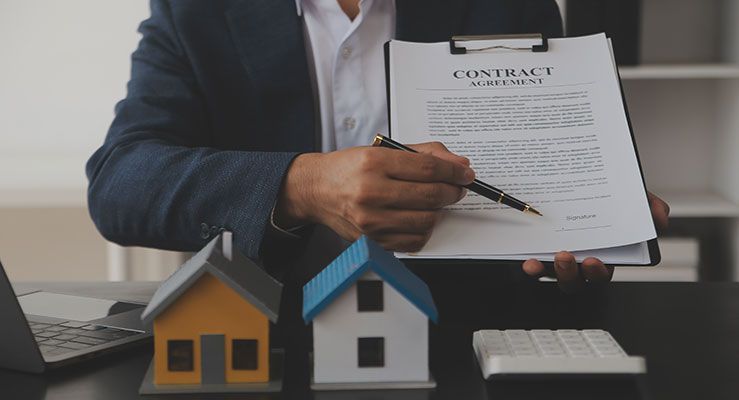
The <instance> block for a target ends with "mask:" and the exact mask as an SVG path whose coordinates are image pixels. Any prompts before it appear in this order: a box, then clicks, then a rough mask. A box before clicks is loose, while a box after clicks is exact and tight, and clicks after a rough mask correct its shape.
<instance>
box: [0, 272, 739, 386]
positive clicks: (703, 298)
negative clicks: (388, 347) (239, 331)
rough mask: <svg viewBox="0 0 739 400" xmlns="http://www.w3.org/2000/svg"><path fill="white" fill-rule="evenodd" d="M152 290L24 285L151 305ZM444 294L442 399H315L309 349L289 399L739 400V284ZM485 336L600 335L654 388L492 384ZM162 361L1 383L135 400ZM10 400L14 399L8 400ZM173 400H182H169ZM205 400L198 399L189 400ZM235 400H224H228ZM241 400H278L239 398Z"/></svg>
mask: <svg viewBox="0 0 739 400" xmlns="http://www.w3.org/2000/svg"><path fill="white" fill-rule="evenodd" d="M155 287H156V285H155V284H152V283H101V284H36V285H28V284H25V285H16V288H17V290H18V292H23V291H28V290H29V289H31V288H45V289H47V290H55V291H58V292H67V293H69V292H73V293H83V294H88V295H98V296H103V297H108V298H116V299H121V300H139V301H146V300H147V299H148V296H149V295H150V294H151V293H152V292H153V290H154V289H155ZM443 287H444V289H443V290H438V289H434V297H435V298H436V302H437V305H438V308H439V312H440V318H441V324H440V325H439V326H435V327H432V329H431V353H430V358H431V370H432V372H433V374H434V376H435V378H436V380H437V382H438V387H437V388H436V389H435V390H434V391H430V392H401V393H400V395H399V394H398V392H395V393H393V392H384V393H379V392H360V393H358V394H356V393H355V394H352V393H334V394H330V393H327V394H316V393H311V391H310V390H309V389H308V358H307V349H306V348H304V347H305V346H302V348H301V346H298V347H296V348H294V349H288V356H287V359H286V363H287V369H286V371H287V372H286V377H285V379H286V384H285V393H284V394H283V395H282V397H279V396H275V397H274V398H288V399H293V398H295V399H310V398H316V399H347V398H349V399H350V398H357V399H390V398H419V399H486V398H490V399H531V398H546V399H547V400H550V399H559V398H562V399H568V400H573V399H592V398H599V399H601V398H606V399H611V398H613V399H616V398H618V399H621V398H641V399H665V400H667V399H670V400H675V399H691V400H692V399H700V398H710V399H736V398H739V284H732V283H702V284H682V283H615V284H612V285H610V286H609V287H607V288H605V289H604V290H601V291H591V292H587V293H584V294H580V295H576V296H567V295H563V294H561V293H560V292H559V291H558V290H557V287H556V285H554V284H544V283H542V284H535V285H525V284H511V285H507V286H500V287H494V288H491V287H490V286H489V285H479V287H475V285H470V284H464V285H456V284H455V283H453V282H452V283H447V284H445V285H444V286H443ZM482 328H497V329H509V328H521V329H535V328H547V329H557V328H575V329H585V328H600V329H606V330H608V331H610V332H611V333H612V334H613V336H614V337H615V338H616V339H617V340H618V341H619V342H620V343H621V345H622V346H623V347H624V348H625V349H626V351H627V352H628V353H630V354H639V355H645V356H646V358H647V365H648V371H649V372H648V374H647V375H646V377H645V378H644V379H625V380H619V381H602V380H597V381H583V380H570V381H563V380H559V381H518V382H515V381H514V382H504V383H486V382H485V381H483V380H482V379H481V377H480V373H479V369H478V367H477V365H476V363H475V361H474V358H473V355H472V350H471V333H472V331H473V330H476V329H482ZM150 358H151V349H150V347H149V346H148V345H145V346H142V347H140V348H138V349H135V350H128V351H126V353H125V354H116V355H110V356H107V357H104V358H101V359H97V360H93V361H88V362H86V363H83V364H79V365H76V366H73V367H70V368H68V369H63V370H58V371H53V372H50V373H47V374H46V375H41V376H34V375H26V374H20V373H14V372H10V371H0V388H1V389H0V397H2V398H7V399H15V398H18V399H28V400H33V399H42V398H49V399H75V400H82V399H111V400H115V399H133V398H138V394H137V391H138V387H139V384H140V383H141V379H142V377H143V374H144V372H145V369H146V366H147V365H148V363H149V361H150ZM6 396H7V397H6ZM166 398H172V397H166ZM187 398H196V397H187ZM219 398H223V396H219ZM236 398H269V397H254V396H247V395H244V396H236Z"/></svg>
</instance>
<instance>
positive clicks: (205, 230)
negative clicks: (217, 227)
mask: <svg viewBox="0 0 739 400" xmlns="http://www.w3.org/2000/svg"><path fill="white" fill-rule="evenodd" d="M200 237H201V238H203V239H208V238H209V237H210V227H209V226H208V224H206V223H205V222H203V223H202V224H200Z"/></svg>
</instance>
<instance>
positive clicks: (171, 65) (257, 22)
mask: <svg viewBox="0 0 739 400" xmlns="http://www.w3.org/2000/svg"><path fill="white" fill-rule="evenodd" d="M151 11H152V15H151V18H149V19H148V20H146V21H144V22H143V23H142V24H141V27H140V32H141V33H142V34H143V38H142V39H141V42H140V43H139V47H138V49H137V50H136V51H135V52H134V54H133V56H132V72H131V80H130V82H129V84H128V95H127V96H126V98H125V99H124V100H122V101H121V102H120V103H119V104H118V105H117V107H116V117H115V120H114V121H113V124H112V126H111V128H110V131H109V132H108V135H107V137H106V139H105V143H104V144H103V146H102V147H101V148H100V149H99V150H98V151H97V152H96V153H95V154H94V155H93V156H92V157H91V159H90V161H89V162H88V164H87V174H88V177H89V180H90V185H89V208H90V213H91V215H92V217H93V220H94V221H95V223H96V225H97V227H98V229H99V230H100V232H101V233H102V234H103V235H104V236H105V237H106V238H108V239H109V240H112V241H115V242H118V243H120V244H123V245H143V246H150V247H159V248H164V249H173V250H185V251H193V250H196V249H199V248H200V247H202V246H203V245H204V244H205V243H206V242H207V241H208V240H209V239H210V238H211V237H212V236H213V235H215V234H217V233H218V232H219V231H220V230H223V229H227V230H230V231H233V232H234V239H235V241H236V244H237V245H238V246H239V248H241V249H242V251H243V252H244V253H245V254H246V255H248V256H249V257H252V258H262V259H264V260H269V259H270V257H272V256H273V255H275V256H280V255H284V254H285V253H292V252H293V250H292V249H293V248H296V249H297V248H298V247H297V246H298V244H299V243H301V242H302V238H304V237H305V236H308V235H310V230H311V226H314V225H322V226H325V227H328V228H330V230H332V231H334V232H336V234H338V235H339V236H340V237H341V238H343V239H345V240H352V239H355V238H356V237H358V236H359V235H360V234H367V235H368V236H369V237H370V238H372V239H374V240H376V241H378V242H379V243H381V244H382V245H383V246H385V247H386V248H388V249H393V250H400V251H413V250H418V249H419V248H421V247H422V246H423V245H424V244H425V243H426V241H427V240H428V238H429V235H430V234H431V231H432V229H433V226H434V224H435V222H436V219H437V215H438V212H439V209H440V208H442V207H444V206H446V205H449V204H452V203H455V202H457V201H459V200H460V199H461V198H462V197H463V195H464V193H463V191H462V189H461V188H460V186H461V185H464V184H466V183H469V182H471V181H472V179H473V178H474V171H472V170H471V169H470V168H469V162H468V161H467V160H466V159H464V158H462V157H458V156H456V155H454V154H452V153H450V152H449V151H447V150H446V149H445V148H444V147H443V145H441V144H438V143H426V144H419V145H417V147H416V148H417V149H418V150H419V151H420V152H421V154H410V153H404V152H397V151H392V150H387V149H382V148H371V147H366V146H360V145H362V144H365V145H366V144H368V143H369V138H370V137H371V136H369V137H367V135H374V133H376V132H381V131H382V127H383V126H386V123H387V122H386V119H385V118H386V115H385V108H384V106H385V104H384V103H383V102H384V94H383V88H384V86H383V85H384V82H382V80H381V79H380V78H378V77H380V76H382V65H381V61H378V60H379V58H378V57H379V56H378V54H380V53H379V52H380V48H381V46H382V44H383V42H384V41H385V40H387V39H389V38H391V37H394V38H397V39H402V40H409V41H424V42H434V41H444V40H448V38H449V37H450V36H452V35H454V34H468V35H469V34H500V33H528V32H541V33H543V34H545V35H547V36H549V37H557V36H561V34H562V26H561V17H560V14H559V10H558V8H557V6H556V4H555V3H554V0H395V1H392V0H361V1H360V0H303V1H300V0H298V1H296V0H241V1H239V0H211V1H198V0H177V1H167V0H152V2H151ZM378 71H379V72H378ZM378 93H379V94H378ZM650 201H651V204H652V209H653V215H654V216H655V218H656V219H657V221H658V222H661V223H665V222H666V219H667V213H668V211H667V206H666V204H665V203H664V202H662V201H661V200H659V199H657V198H656V197H653V196H650ZM555 265H556V266H557V267H556V268H555V270H554V272H555V273H556V275H557V277H558V278H559V280H560V284H561V285H562V286H563V288H564V289H566V290H570V289H576V288H578V287H581V286H582V285H584V283H585V282H586V281H593V282H603V281H608V280H610V277H611V275H612V269H611V268H607V267H606V266H604V265H603V263H602V262H600V261H599V260H597V259H593V258H590V259H587V260H585V261H584V262H583V264H582V265H577V264H576V263H575V261H574V258H573V257H572V255H571V254H569V253H566V252H563V253H560V254H559V255H558V256H557V261H556V262H555ZM523 269H524V271H526V272H527V273H528V274H530V275H539V274H541V273H543V272H544V266H543V265H542V264H541V263H539V262H538V261H536V260H529V261H527V262H526V263H524V265H523Z"/></svg>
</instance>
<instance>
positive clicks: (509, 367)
mask: <svg viewBox="0 0 739 400" xmlns="http://www.w3.org/2000/svg"><path fill="white" fill-rule="evenodd" d="M472 347H473V348H474V350H475V355H476V356H477V360H478V362H479V364H480V369H481V371H482V375H483V377H484V378H485V379H496V378H503V377H515V376H530V375H551V376H555V375H570V374H587V375H601V376H604V375H608V374H618V375H627V374H644V373H646V371H647V367H646V361H645V360H644V358H643V357H640V356H630V355H628V354H626V352H624V350H623V349H622V348H621V346H620V345H619V344H618V342H616V340H615V339H614V338H613V336H611V334H610V333H608V332H607V331H604V330H600V329H586V330H574V329H560V330H548V329H532V330H521V329H510V330H495V329H489V330H479V331H476V332H474V333H473V334H472Z"/></svg>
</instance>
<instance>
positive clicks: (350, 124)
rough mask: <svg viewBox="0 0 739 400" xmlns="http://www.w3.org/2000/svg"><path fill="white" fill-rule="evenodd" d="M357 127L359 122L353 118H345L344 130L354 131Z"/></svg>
mask: <svg viewBox="0 0 739 400" xmlns="http://www.w3.org/2000/svg"><path fill="white" fill-rule="evenodd" d="M356 126H357V120H356V119H354V118H352V117H346V118H344V128H346V129H350V130H351V129H354V128H355V127H356Z"/></svg>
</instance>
